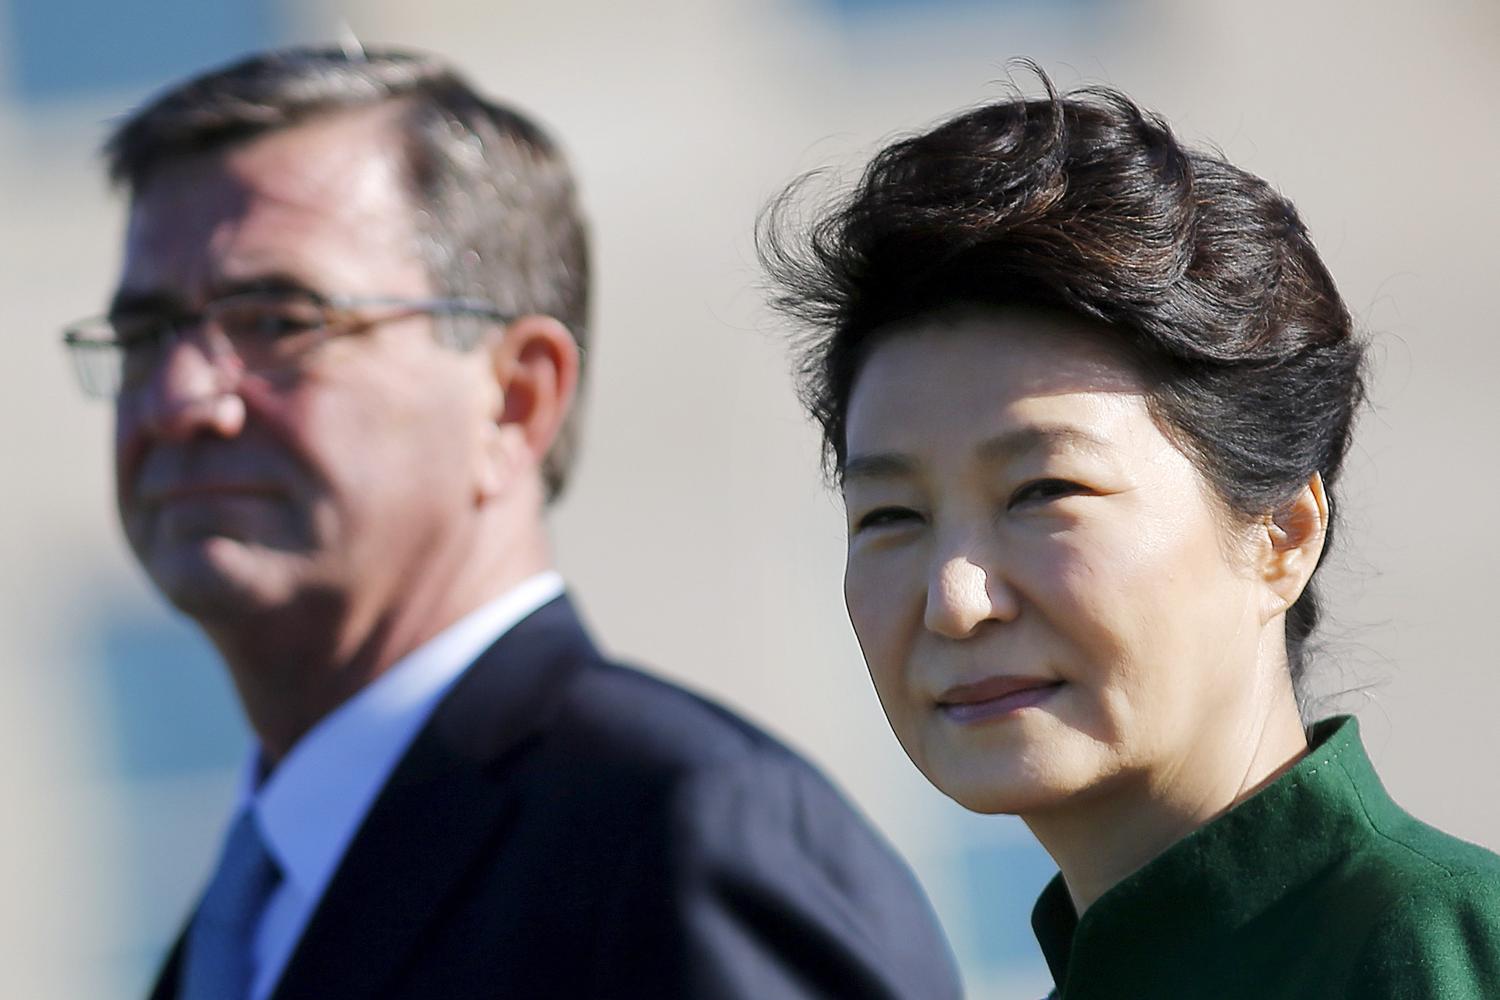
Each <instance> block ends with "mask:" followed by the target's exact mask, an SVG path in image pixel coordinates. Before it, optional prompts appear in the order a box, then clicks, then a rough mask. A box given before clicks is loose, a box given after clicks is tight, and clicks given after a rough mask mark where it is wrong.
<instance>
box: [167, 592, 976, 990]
mask: <svg viewBox="0 0 1500 1000" xmlns="http://www.w3.org/2000/svg"><path fill="white" fill-rule="evenodd" d="M181 950H182V943H181V941H180V940H179V942H178V945H177V948H176V949H174V952H173V954H172V956H171V957H170V958H169V959H168V962H167V965H166V967H165V969H164V970H163V973H162V976H161V978H160V980H159V981H158V983H157V986H156V989H155V991H154V992H153V994H152V997H153V1000H171V998H173V997H174V996H175V995H176V989H177V975H178V967H179V959H180V954H181ZM959 995H960V989H959V986H958V980H957V975H956V973H955V971H954V968H953V964H952V959H951V957H950V953H949V951H948V948H947V945H946V944H945V943H944V941H943V938H942V936H941V934H940V932H939V931H938V928H937V925H936V922H935V920H934V918H933V915H932V911H931V909H930V907H929V906H928V903H927V901H926V899H925V898H924V897H923V895H922V892H921V890H920V889H919V888H918V887H917V885H916V883H915V881H914V880H913V878H912V876H911V873H910V872H909V871H908V870H907V868H906V866H905V865H904V864H903V863H902V862H901V861H900V859H899V858H897V857H896V856H895V854H893V853H892V851H891V849H890V848H889V847H888V846H887V845H886V844H885V843H884V842H883V841H882V840H881V839H880V838H879V837H878V836H877V835H876V834H875V833H874V832H873V831H872V830H871V829H870V827H869V826H868V825H867V824H866V823H865V821H864V820H862V819H861V818H860V817H859V816H858V815H857V814H856V813H855V812H854V811H853V810H852V809H851V808H850V806H849V805H848V804H847V803H846V802H845V801H844V800H843V799H842V798H841V797H840V795H839V793H838V792H837V791H835V790H834V789H833V788H832V786H830V785H829V783H828V782H827V781H826V780H825V779H824V778H822V777H821V776H820V775H819V774H818V773H817V772H816V771H815V770H813V768H812V767H811V766H810V765H808V764H807V763H806V762H805V761H803V760H802V759H801V758H799V757H797V756H796V755H795V754H794V753H792V752H791V751H790V750H788V749H786V748H785V747H783V746H782V745H781V744H779V743H777V742H775V741H774V740H773V739H771V738H770V737H769V736H767V735H766V734H764V733H762V732H761V731H759V730H758V729H755V728H754V727H752V726H751V725H749V724H748V723H746V722H745V721H743V720H741V719H739V718H738V717H736V716H734V715H732V714H731V713H729V712H728V711H726V710H724V709H722V708H719V707H717V706H714V705H712V704H710V703H708V702H706V701H704V700H702V699H700V698H698V697H695V696H694V695H691V694H689V693H687V692H685V691H683V690H681V689H679V688H675V687H673V686H671V685H669V684H665V683H663V682H661V681H658V680H654V679H652V678H650V677H647V676H646V675H644V674H641V673H639V672H636V671H634V670H630V669H628V668H625V667H621V666H617V665H614V664H611V663H608V662H606V661H605V660H604V659H603V658H602V657H601V656H600V654H599V653H598V652H597V651H596V650H595V648H594V647H593V645H592V643H591V642H590V641H589V639H588V637H587V635H586V634H585V633H584V631H583V628H582V626H581V625H580V624H579V621H578V619H577V617H576V615H575V613H574V611H573V608H572V606H571V605H570V604H569V602H568V601H567V599H566V598H559V599H558V600H556V601H553V602H552V603H550V604H548V605H546V606H545V607H543V608H541V609H540V610H538V611H537V612H535V613H534V614H532V615H531V616H529V617H528V618H526V619H525V620H524V621H522V622H520V623H519V624H517V625H516V626H515V627H514V628H513V629H511V630H510V631H509V632H508V633H506V635H505V636H504V637H502V638H501V639H500V640H499V641H498V642H496V643H495V644H494V645H493V646H492V647H490V649H489V650H487V651H486V652H485V653H484V654H482V655H481V656H480V658H479V659H478V660H476V661H475V663H474V664H473V665H472V666H471V667H470V668H469V670H468V671H467V672H466V673H465V674H464V676H463V677H462V678H460V680H459V681H458V683H457V684H456V685H455V686H454V687H453V689H452V690H451V691H450V692H449V693H448V695H447V696H446V697H445V698H444V699H443V701H442V702H441V703H440V704H439V706H438V708H437V709H436V711H435V712H434V714H433V717H432V718H431V719H430V720H429V721H428V723H427V725H426V726H425V727H424V728H423V729H422V731H421V732H420V733H419V735H418V736H417V738H416V740H415V741H414V742H413V744H412V746H411V748H410V749H409V750H408V752H407V753H406V755H405V757H404V758H403V759H402V760H401V762H400V763H399V764H398V765H397V767H396V769H395V771H394V773H393V774H392V776H391V778H390V780H389V782H388V783H387V785H386V787H385V788H384V789H383V790H382V792H381V794H380V796H379V797H378V798H377V800H376V802H375V804H374V806H373V807H372V808H371V810H370V814H369V816H368V817H367V818H366V820H365V822H364V825H363V826H362V827H361V828H360V831H359V833H358V834H357V835H356V836H355V838H354V840H353V842H352V843H351V844H350V847H349V850H348V852H347V853H346V854H345V856H344V859H343V861H342V863H341V864H340V867H339V869H338V871H337V873H336V874H335V875H334V877H333V880H332V881H331V882H330V883H329V886H328V890H327V892H326V893H325V895H324V897H323V899H322V902H321V903H320V904H319V906H318V908H317V910H316V912H315V913H314V914H313V916H312V918H311V920H310V921H309V923H308V925H307V929H306V930H305V932H304V933H303V936H302V939H301V941H300V942H299V943H298V945H297V949H296V951H295V952H294V953H293V955H292V958H291V960H290V962H289V963H288V965H287V967H286V970H285V972H284V974H283V976H282V979H281V981H280V984H279V985H278V987H277V988H276V990H275V991H274V993H273V1000H302V998H308V1000H333V998H342V997H358V998H366V997H370V998H374V997H380V998H388V1000H397V998H404V1000H437V998H444V1000H446V998H469V997H474V998H479V997H492V998H509V1000H550V998H569V1000H596V998H597V1000H625V998H641V1000H647V998H650V1000H667V998H675V997H694V998H697V997H702V998H712V1000H776V998H782V997H787V998H804V997H805V998H811V997H848V998H856V997H857V998H872V1000H873V998H895V997H903V998H945V1000H946V998H954V997H958V996H959Z"/></svg>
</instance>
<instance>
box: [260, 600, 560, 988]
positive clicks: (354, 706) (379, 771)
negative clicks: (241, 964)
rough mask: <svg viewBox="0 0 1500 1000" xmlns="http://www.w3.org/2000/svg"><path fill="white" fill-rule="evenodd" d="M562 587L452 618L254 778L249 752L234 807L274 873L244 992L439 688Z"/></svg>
mask: <svg viewBox="0 0 1500 1000" xmlns="http://www.w3.org/2000/svg"><path fill="white" fill-rule="evenodd" d="M562 592H563V581H562V577H560V576H559V575H558V574H557V573H555V572H552V571H550V570H549V571H547V572H544V573H539V574H537V575H536V576H533V577H531V578H530V579H528V580H526V581H525V582H523V583H521V584H520V585H519V586H517V587H515V588H513V589H512V590H510V591H508V592H506V593H505V594H502V595H501V596H499V597H497V598H495V599H494V600H492V601H490V602H489V603H487V604H484V605H482V606H481V607H479V608H477V609H476V610H474V611H472V612H470V613H469V614H468V615H466V616H465V617H463V618H461V619H459V620H458V621H457V622H455V623H454V624H452V625H450V626H449V627H448V628H446V629H444V630H443V631H442V632H440V633H439V634H438V635H436V636H434V637H433V638H432V639H430V640H428V641H427V642H425V643H423V644H422V645H421V646H419V647H418V648H416V649H414V650H413V651H412V652H410V653H409V654H407V655H406V656H404V657H402V658H401V659H400V660H399V661H397V662H396V663H395V664H394V665H393V666H392V667H391V668H390V669H389V670H387V671H386V672H385V673H384V674H382V675H381V676H380V677H379V678H377V679H376V680H375V682H374V683H372V684H371V685H370V686H369V687H366V688H365V689H364V690H362V691H360V692H359V693H358V694H356V695H355V696H354V697H352V698H350V699H349V700H348V701H346V702H345V703H344V704H342V705H340V706H339V707H338V708H337V709H335V710H334V711H333V712H332V713H330V714H329V715H328V716H327V717H325V718H324V719H322V720H321V721H319V722H318V724H317V725H315V726H314V727H313V728H312V729H310V730H308V732H307V734H306V735H305V736H303V737H302V739H300V740H299V741H298V742H297V744H296V745H295V746H294V747H292V751H291V753H289V754H287V756H286V758H285V759H284V760H282V761H281V763H280V764H278V765H277V766H276V769H275V770H274V771H273V772H272V773H271V775H270V777H269V778H267V779H266V781H265V783H264V784H262V785H260V787H258V788H257V787H256V775H257V773H258V771H259V766H260V765H259V754H253V755H252V758H251V760H250V763H249V766H248V767H247V768H246V772H245V781H244V786H243V792H242V794H241V798H240V808H244V807H246V806H247V805H248V807H249V808H251V809H254V810H255V814H256V820H257V821H258V825H259V827H260V831H261V833H262V834H263V836H264V839H265V843H266V846H267V848H268V849H269V850H270V852H271V854H272V856H273V857H275V859H276V861H277V863H278V864H279V865H280V867H281V872H282V881H281V883H280V884H279V885H278V886H277V888H276V890H275V891H274V892H273V893H272V895H271V898H270V900H269V901H268V902H267V904H266V908H265V910H264V912H263V913H262V915H261V918H260V925H259V927H258V928H257V930H256V934H255V945H254V953H255V954H254V959H255V977H254V980H253V982H252V985H251V988H250V1000H265V998H266V997H267V996H269V995H270V992H271V990H272V988H273V987H274V986H275V985H276V982H277V980H278V979H280V978H281V973H282V971H283V969H285V967H286V963H287V960H288V959H289V958H290V957H291V954H292V951H293V949H294V948H295V947H296V945H297V941H298V939H299V938H301V936H302V931H303V929H304V928H305V927H306V925H307V921H308V918H309V917H311V916H312V913H313V911H314V910H315V909H316V908H317V905H318V901H319V900H320V899H322V897H323V891H324V890H325V889H326V888H327V887H328V882H329V880H330V879H332V878H333V873H334V872H335V871H336V870H337V868H338V866H339V862H340V861H341V860H342V859H343V856H344V851H345V850H346V849H347V848H348V846H349V841H350V840H352V839H353V837H354V833H355V831H356V830H358V829H359V826H360V824H361V823H362V822H363V821H364V818H365V814H366V813H368V812H369V810H370V807H371V805H373V804H374V802H375V798H376V796H377V795H378V794H379V793H380V790H381V789H382V788H383V787H384V786H385V783H386V781H387V779H389V778H390V776H391V771H392V770H394V768H395V766H396V762H397V761H399V760H400V759H401V757H402V755H403V754H404V753H405V752H406V749H407V747H408V746H409V745H410V744H411V741H412V740H413V739H415V738H416V735H417V732H418V731H419V730H420V729H421V728H422V725H423V724H424V723H425V722H426V721H427V718H428V716H430V715H431V714H432V711H433V709H435V708H436V707H437V703H438V701H439V700H440V699H441V698H442V696H443V694H444V693H445V692H447V690H448V689H449V687H451V686H452V684H453V683H454V681H456V680H458V678H459V677H460V676H461V675H462V674H463V672H464V670H465V669H466V668H467V667H468V666H469V664H470V663H472V662H473V661H474V659H475V658H476V657H478V655H479V654H480V653H482V652H484V650H485V649H487V648H489V646H490V645H491V644H493V643H494V642H495V640H496V639H498V638H500V636H502V635H504V634H505V633H506V632H508V631H509V630H510V628H511V627H512V626H513V625H515V624H516V623H517V622H518V621H520V620H521V619H522V618H525V617H526V616H527V615H529V614H531V612H533V611H535V610H536V609H537V608H539V607H541V606H542V605H543V604H546V603H547V602H548V601H550V600H552V599H553V598H554V597H557V596H558V595H559V594H561V593H562ZM235 813H236V814H238V813H239V809H238V808H237V809H236V810H235Z"/></svg>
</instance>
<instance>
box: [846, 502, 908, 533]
mask: <svg viewBox="0 0 1500 1000" xmlns="http://www.w3.org/2000/svg"><path fill="white" fill-rule="evenodd" d="M920 520H921V516H920V515H919V514H918V513H917V512H916V511H914V510H912V509H911V508H909V507H877V508H876V509H874V510H872V511H870V512H869V513H868V514H865V515H863V516H862V517H860V519H859V520H858V521H856V522H854V527H855V530H857V531H864V530H865V529H867V528H884V527H889V526H892V525H898V524H910V523H916V522H917V521H920Z"/></svg>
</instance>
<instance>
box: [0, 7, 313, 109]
mask: <svg viewBox="0 0 1500 1000" xmlns="http://www.w3.org/2000/svg"><path fill="white" fill-rule="evenodd" d="M0 9H5V10H7V11H8V13H9V20H10V31H9V34H10V38H11V50H12V54H13V59H12V60H11V62H10V71H11V75H12V80H11V83H10V85H11V88H12V89H13V91H14V93H15V94H16V96H17V97H19V98H20V99H21V100H22V101H33V102H34V101H48V100H53V99H58V98H69V97H81V96H88V95H90V94H95V93H100V92H109V91H116V90H143V89H146V88H154V87H158V86H161V85H162V84H164V83H166V82H168V81H169V80H173V79H176V78H178V77H181V76H186V75H189V74H192V73H195V72H198V71H200V70H203V69H207V68H208V67H210V66H212V65H214V64H216V63H220V62H223V61H225V60H227V59H229V58H231V57H233V56H236V55H240V54H243V53H247V52H250V51H252V50H255V49H261V48H265V47H267V46H270V45H274V44H275V43H276V42H277V41H278V40H279V39H280V38H281V37H282V35H283V32H282V21H283V18H282V15H281V10H280V4H279V3H277V2H276V0H11V2H10V3H9V4H4V5H3V7H0Z"/></svg>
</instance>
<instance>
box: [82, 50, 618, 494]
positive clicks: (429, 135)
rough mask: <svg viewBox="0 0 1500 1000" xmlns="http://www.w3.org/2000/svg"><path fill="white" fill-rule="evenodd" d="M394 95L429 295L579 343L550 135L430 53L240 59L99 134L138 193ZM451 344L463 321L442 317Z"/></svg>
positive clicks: (578, 242) (572, 431) (582, 259)
mask: <svg viewBox="0 0 1500 1000" xmlns="http://www.w3.org/2000/svg"><path fill="white" fill-rule="evenodd" d="M386 103H395V104H398V105H399V106H401V108H402V109H403V110H402V113H401V115H400V129H401V136H400V138H401V141H402V143H403V150H402V151H403V153H404V154H405V167H406V179H407V182H408V185H409V193H410V195H411V201H412V212H413V221H414V222H415V224H416V229H417V233H418V235H419V237H420V238H421V240H422V244H423V248H422V253H423V256H425V258H426V260H425V263H426V265H427V269H428V273H429V275H430V277H431V278H432V281H433V284H434V286H435V291H436V292H437V293H438V294H441V295H445V296H453V297H464V298H478V299H481V300H484V301H487V302H490V303H492V304H493V305H494V306H495V307H496V308H497V309H498V310H499V311H501V312H503V313H506V314H508V315H512V316H522V315H527V314H542V315H547V316H552V317H554V318H556V319H557V320H559V321H560V322H562V323H563V324H564V325H566V326H567V327H568V329H569V330H570V331H571V332H572V334H573V337H574V339H575V340H576V341H577V343H578V346H579V349H580V353H582V352H583V351H584V349H585V348H586V346H587V342H588V341H587V329H588V292H589V275H588V246H587V237H586V233H585V227H584V222H583V218H582V215H581V214H580V211H579V207H578V202H577V196H576V192H575V185H574V181H573V176H572V173H571V172H570V170H569V168H568V164H567V161H566V160H565V159H564V157H563V154H562V152H561V150H560V149H559V148H558V147H557V145H556V144H555V143H554V142H553V141H552V139H551V138H550V137H549V136H548V135H547V134H546V133H545V132H544V131H542V129H541V128H540V127H539V126H537V125H536V124H535V123H534V122H532V121H530V120H529V119H528V118H526V117H525V116H523V115H521V114H520V113H519V112H517V111H515V110H513V109H511V108H507V107H504V106H502V105H499V104H495V103H493V102H491V101H488V100H486V99H485V98H484V97H482V96H480V95H479V94H478V93H477V92H476V91H475V90H474V89H473V88H472V87H471V86H470V85H469V84H468V82H467V81H466V80H465V79H464V78H463V77H462V76H460V75H459V74H458V73H456V72H455V71H453V70H452V69H451V68H449V67H447V66H445V65H444V64H442V63H441V62H440V61H438V60H437V59H435V58H434V57H432V56H428V55H423V54H417V53H411V52H401V51H392V50H370V51H363V52H353V53H346V52H344V51H342V50H339V49H332V48H328V49H317V48H294V49H282V50H277V51H271V52H266V53H262V54H258V55H254V56H251V57H249V58H247V59H244V60H242V61H240V62H236V63H234V64H232V65H229V66H225V67H223V68H220V69H216V70H213V71H211V72H209V73H206V74H204V75H202V76H199V77H197V78H195V79H192V80H189V81H187V82H186V83H182V84H178V85H176V86H174V87H172V88H170V89H169V90H167V91H165V92H163V93H161V94H159V95H157V96H155V97H154V98H152V99H151V100H150V101H148V102H147V103H146V104H145V105H144V106H143V107H142V108H141V109H139V110H138V111H136V112H135V113H134V114H132V115H131V116H130V117H129V118H127V119H126V120H125V121H124V122H122V123H121V124H120V125H119V126H118V127H117V128H116V129H115V130H114V132H113V134H112V135H111V136H110V137H109V140H108V141H107V143H106V144H105V147H104V154H105V159H106V161H107V163H108V167H109V173H110V177H111V178H112V179H113V180H114V181H115V182H116V183H117V184H120V185H122V186H124V187H125V188H126V189H127V190H128V191H130V192H131V193H132V194H134V193H137V192H139V191H140V190H141V188H142V187H143V186H144V185H145V184H146V183H147V182H148V181H149V180H150V179H151V177H152V175H153V174H154V173H155V172H156V171H157V170H158V169H159V168H160V167H161V166H162V165H163V164H165V163H168V162H170V161H173V160H177V159H181V158H183V157H187V156H192V155H194V154H197V153H203V152H211V151H215V150H218V149H221V148H225V147H227V146H230V145H232V144H234V143H238V142H242V141H245V140H247V139H251V138H253V137H255V136H258V135H262V134H265V133H268V132H271V131H275V130H278V129H283V128H289V127H291V126H294V125H298V124H301V123H303V122H306V121H309V120H311V119H314V118H317V117H320V116H323V115H328V114H333V113H337V112H340V111H347V110H354V109H358V108H367V107H373V106H375V105H379V104H386ZM439 328H440V330H441V331H442V332H443V335H444V336H445V338H446V339H448V340H449V341H450V342H452V343H453V344H454V346H457V347H467V346H471V345H472V344H473V343H474V342H475V340H476V328H475V326H474V324H473V323H472V322H465V321H463V320H456V321H452V320H444V321H443V322H442V323H440V327H439ZM577 410H578V408H577V407H575V410H574V413H572V414H571V415H570V416H569V418H568V420H567V422H566V423H565V424H564V426H563V428H562V431H561V433H560V434H559V435H558V439H557V441H556V442H555V443H554V444H553V446H552V449H551V451H550V452H549V453H548V455H547V457H546V461H545V463H544V465H543V470H542V471H543V474H544V476H545V479H546V484H547V491H548V496H549V498H554V497H556V496H557V495H558V494H559V493H560V492H561V490H562V488H563V486H564V484H565V482H566V478H567V473H568V469H569V467H570V466H571V464H572V461H573V457H574V453H575V451H576V450H577V444H578V420H577V417H578V413H577Z"/></svg>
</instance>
